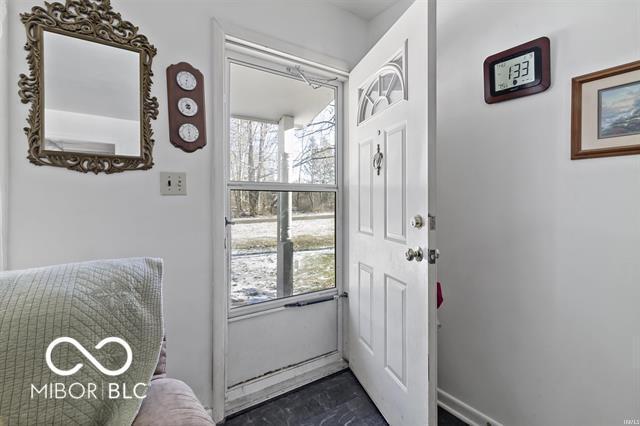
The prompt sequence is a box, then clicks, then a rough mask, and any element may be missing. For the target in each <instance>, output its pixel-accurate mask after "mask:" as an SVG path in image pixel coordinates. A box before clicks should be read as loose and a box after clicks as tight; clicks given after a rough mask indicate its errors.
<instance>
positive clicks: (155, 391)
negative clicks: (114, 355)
mask: <svg viewBox="0 0 640 426" xmlns="http://www.w3.org/2000/svg"><path fill="white" fill-rule="evenodd" d="M181 425H184V426H207V425H215V423H214V422H213V421H212V420H211V417H209V414H207V412H206V410H205V409H204V407H203V406H202V404H200V401H198V398H196V396H195V395H194V393H193V391H192V390H191V388H190V387H189V386H188V385H187V384H186V383H184V382H182V381H180V380H176V379H171V378H168V377H167V342H166V340H164V341H163V342H162V349H161V350H160V357H159V359H158V365H157V366H156V370H155V372H154V373H153V377H152V378H151V383H150V384H149V388H148V390H147V396H146V398H145V399H144V400H143V401H142V405H141V407H140V411H138V415H137V417H136V419H135V420H134V422H133V426H181Z"/></svg>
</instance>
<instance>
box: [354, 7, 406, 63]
mask: <svg viewBox="0 0 640 426" xmlns="http://www.w3.org/2000/svg"><path fill="white" fill-rule="evenodd" d="M414 1H415V0H396V3H395V4H393V5H391V6H390V7H389V8H387V10H385V11H384V12H382V13H380V14H379V15H378V16H375V17H374V18H373V19H371V20H370V21H369V24H368V25H369V28H368V40H369V47H373V45H374V44H376V42H377V41H378V40H380V37H382V36H383V35H384V33H386V32H387V30H389V28H391V26H392V25H393V24H395V22H396V21H397V20H398V18H400V17H401V16H402V14H403V13H404V12H406V10H407V9H408V8H409V6H411V5H412V4H413V2H414ZM363 55H364V53H363Z"/></svg>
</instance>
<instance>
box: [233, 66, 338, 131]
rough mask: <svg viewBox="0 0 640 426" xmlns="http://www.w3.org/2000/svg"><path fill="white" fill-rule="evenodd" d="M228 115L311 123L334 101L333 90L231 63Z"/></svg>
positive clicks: (302, 124) (297, 125) (299, 124)
mask: <svg viewBox="0 0 640 426" xmlns="http://www.w3.org/2000/svg"><path fill="white" fill-rule="evenodd" d="M230 85H231V105H230V107H231V115H232V116H242V117H250V118H255V119H261V120H265V121H273V122H276V121H278V120H280V118H281V117H283V116H285V115H288V116H292V117H294V121H295V124H296V127H302V126H305V125H307V124H309V122H310V121H311V120H313V119H314V118H315V117H316V116H317V115H318V113H320V112H321V111H322V110H323V109H324V108H325V107H326V106H327V105H329V103H330V102H331V101H332V100H333V98H334V92H333V90H332V89H329V88H326V87H321V88H319V89H313V88H311V87H310V86H308V85H307V84H306V83H304V82H302V81H299V80H296V79H293V78H288V77H284V76H281V75H277V74H272V73H269V72H265V71H262V70H258V69H254V68H250V67H246V66H243V65H237V64H231V76H230Z"/></svg>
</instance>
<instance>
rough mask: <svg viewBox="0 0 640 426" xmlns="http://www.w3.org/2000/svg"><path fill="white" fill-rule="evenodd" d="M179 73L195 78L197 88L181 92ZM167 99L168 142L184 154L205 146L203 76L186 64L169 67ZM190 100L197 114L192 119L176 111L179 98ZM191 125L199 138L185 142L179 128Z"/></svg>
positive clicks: (205, 115) (205, 117)
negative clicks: (187, 73)
mask: <svg viewBox="0 0 640 426" xmlns="http://www.w3.org/2000/svg"><path fill="white" fill-rule="evenodd" d="M180 71H188V72H190V73H191V74H193V76H194V77H195V78H196V81H197V83H198V84H197V86H196V88H195V89H193V90H183V89H182V88H181V87H180V86H179V85H178V82H177V81H176V76H177V75H178V73H180ZM167 95H168V96H167V99H168V101H169V105H168V106H169V140H170V141H171V143H172V144H173V145H174V146H175V147H177V148H180V149H181V150H183V151H185V152H194V151H197V150H199V149H201V148H204V147H205V145H207V131H206V121H207V114H206V110H205V107H204V76H203V75H202V73H201V72H200V71H199V70H197V69H196V68H194V67H193V66H191V65H190V64H188V63H186V62H180V63H178V64H174V65H170V66H169V67H168V68H167ZM184 97H187V98H191V99H193V100H194V101H195V102H196V104H198V113H197V114H196V115H194V116H193V117H187V116H185V115H183V114H182V113H181V112H180V110H179V109H178V101H179V100H180V98H184ZM187 123H189V124H193V125H194V126H196V127H197V128H198V132H199V136H198V139H196V141H195V142H185V141H184V140H182V138H181V137H180V134H179V130H180V126H182V125H183V124H187Z"/></svg>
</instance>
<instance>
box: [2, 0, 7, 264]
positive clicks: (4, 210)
mask: <svg viewBox="0 0 640 426" xmlns="http://www.w3.org/2000/svg"><path fill="white" fill-rule="evenodd" d="M8 32H9V29H8V27H7V0H0V271H2V270H3V269H4V268H5V266H6V250H5V239H6V234H7V220H6V218H7V213H8V211H7V195H8V189H9V181H8V178H9V128H8V123H9V97H8V96H7V91H8V89H9V86H8V79H7V72H8V68H9V61H8V53H9V52H8V49H9V34H8Z"/></svg>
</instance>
